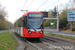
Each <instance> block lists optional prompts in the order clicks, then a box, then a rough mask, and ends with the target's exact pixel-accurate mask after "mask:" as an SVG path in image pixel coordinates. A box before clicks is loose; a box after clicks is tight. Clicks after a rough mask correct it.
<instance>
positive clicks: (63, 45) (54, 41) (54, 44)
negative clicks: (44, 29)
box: [21, 36, 75, 50]
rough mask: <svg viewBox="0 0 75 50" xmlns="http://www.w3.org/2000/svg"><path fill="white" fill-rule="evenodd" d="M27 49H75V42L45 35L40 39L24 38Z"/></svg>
mask: <svg viewBox="0 0 75 50" xmlns="http://www.w3.org/2000/svg"><path fill="white" fill-rule="evenodd" d="M21 39H23V41H25V44H26V47H25V50H75V42H73V41H68V40H64V39H58V38H54V37H49V36H44V37H43V38H40V40H39V41H37V40H33V41H29V40H24V38H21Z"/></svg>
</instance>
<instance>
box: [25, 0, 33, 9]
mask: <svg viewBox="0 0 75 50" xmlns="http://www.w3.org/2000/svg"><path fill="white" fill-rule="evenodd" d="M33 1H34V0H32V2H31V3H30V4H29V5H28V7H29V6H30V5H31V4H32V3H33ZM28 7H27V8H28ZM27 8H26V9H27Z"/></svg>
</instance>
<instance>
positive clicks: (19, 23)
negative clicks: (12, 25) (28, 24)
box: [18, 18, 23, 27]
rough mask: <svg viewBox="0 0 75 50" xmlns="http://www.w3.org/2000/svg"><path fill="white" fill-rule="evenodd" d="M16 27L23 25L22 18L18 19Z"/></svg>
mask: <svg viewBox="0 0 75 50" xmlns="http://www.w3.org/2000/svg"><path fill="white" fill-rule="evenodd" d="M18 27H23V24H22V18H20V19H19V20H18Z"/></svg>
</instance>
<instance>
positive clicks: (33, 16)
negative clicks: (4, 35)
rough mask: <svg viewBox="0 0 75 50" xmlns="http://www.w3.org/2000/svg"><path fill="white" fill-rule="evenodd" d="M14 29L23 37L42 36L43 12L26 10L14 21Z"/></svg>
mask: <svg viewBox="0 0 75 50" xmlns="http://www.w3.org/2000/svg"><path fill="white" fill-rule="evenodd" d="M14 31H15V32H16V33H17V34H19V35H20V36H22V37H25V38H42V37H43V35H44V29H43V14H42V13H41V12H26V13H25V14H23V16H22V17H21V18H20V19H18V20H17V21H16V22H15V23H14Z"/></svg>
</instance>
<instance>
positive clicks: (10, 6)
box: [0, 0, 69, 23]
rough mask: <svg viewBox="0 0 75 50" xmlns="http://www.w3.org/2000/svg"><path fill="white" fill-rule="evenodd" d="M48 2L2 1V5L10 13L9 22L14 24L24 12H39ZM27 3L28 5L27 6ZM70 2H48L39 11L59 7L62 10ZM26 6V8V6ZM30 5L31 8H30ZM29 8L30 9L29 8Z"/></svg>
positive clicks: (64, 0)
mask: <svg viewBox="0 0 75 50" xmlns="http://www.w3.org/2000/svg"><path fill="white" fill-rule="evenodd" d="M45 1H46V0H33V2H32V0H27V2H26V0H0V4H1V5H2V6H3V7H5V10H6V11H7V13H8V15H7V16H8V18H7V19H8V21H10V22H12V23H14V22H15V21H16V19H18V18H20V17H21V16H22V14H24V12H22V11H21V10H22V8H23V7H24V8H23V10H28V11H37V9H38V8H39V7H40V6H41V5H42V4H43V3H44V2H45ZM25 2H26V4H25ZM31 2H32V4H30V3H31ZM68 2H69V0H47V2H46V3H45V4H43V5H42V6H41V7H40V8H39V9H38V11H45V10H47V11H48V10H51V9H53V8H54V7H55V6H57V5H58V9H62V8H63V7H62V6H61V5H65V4H66V3H68ZM24 4H25V6H24ZM29 4H30V6H29ZM28 6H29V7H28ZM27 7H28V8H27Z"/></svg>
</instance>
